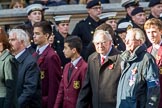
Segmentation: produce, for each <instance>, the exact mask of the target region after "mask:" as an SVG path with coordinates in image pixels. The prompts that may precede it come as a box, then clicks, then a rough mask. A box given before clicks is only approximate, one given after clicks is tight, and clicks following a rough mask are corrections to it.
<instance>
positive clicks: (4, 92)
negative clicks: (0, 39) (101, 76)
mask: <svg viewBox="0 0 162 108" xmlns="http://www.w3.org/2000/svg"><path fill="white" fill-rule="evenodd" d="M17 69H18V64H17V62H16V60H15V59H14V57H13V56H12V55H11V54H10V53H9V51H8V50H4V51H3V52H2V55H0V108H17V98H16V82H17V73H18V72H17Z"/></svg>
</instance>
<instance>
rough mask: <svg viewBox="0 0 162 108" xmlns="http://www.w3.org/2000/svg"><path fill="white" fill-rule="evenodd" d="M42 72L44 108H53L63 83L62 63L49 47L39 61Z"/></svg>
mask: <svg viewBox="0 0 162 108" xmlns="http://www.w3.org/2000/svg"><path fill="white" fill-rule="evenodd" d="M37 63H38V65H39V67H40V70H41V82H42V108H53V106H54V103H55V99H56V96H57V92H58V89H59V84H60V81H61V76H62V71H61V61H60V58H59V56H58V55H57V53H55V51H54V50H53V49H52V48H51V47H50V46H48V47H47V48H46V49H45V50H44V51H43V53H42V54H41V55H40V57H39V58H38V60H37Z"/></svg>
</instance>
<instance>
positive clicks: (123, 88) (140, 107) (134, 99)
mask: <svg viewBox="0 0 162 108" xmlns="http://www.w3.org/2000/svg"><path fill="white" fill-rule="evenodd" d="M121 58H122V60H123V61H122V62H121V69H122V75H121V77H120V80H119V85H118V90H117V106H116V108H157V106H158V101H159V96H160V86H159V78H158V76H159V75H158V74H159V69H158V66H157V65H156V62H155V60H154V58H153V56H151V54H149V53H147V52H146V47H145V45H143V46H139V47H137V48H136V49H135V50H134V52H133V54H132V55H130V53H129V52H128V51H125V52H123V53H122V54H121Z"/></svg>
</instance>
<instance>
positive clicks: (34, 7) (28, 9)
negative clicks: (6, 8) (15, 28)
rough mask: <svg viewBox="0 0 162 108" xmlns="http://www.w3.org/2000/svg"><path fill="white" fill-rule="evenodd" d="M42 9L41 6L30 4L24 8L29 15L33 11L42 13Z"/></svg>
mask: <svg viewBox="0 0 162 108" xmlns="http://www.w3.org/2000/svg"><path fill="white" fill-rule="evenodd" d="M43 10H44V8H43V6H42V5H41V4H31V5H29V6H27V7H26V12H27V14H28V15H29V14H30V13H31V12H33V11H43Z"/></svg>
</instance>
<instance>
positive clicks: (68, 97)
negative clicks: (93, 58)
mask: <svg viewBox="0 0 162 108" xmlns="http://www.w3.org/2000/svg"><path fill="white" fill-rule="evenodd" d="M70 64H71V63H68V64H67V65H66V66H65V69H64V72H63V78H62V80H61V83H60V87H59V91H58V94H57V98H56V102H55V106H54V108H61V107H62V108H76V102H77V98H78V94H79V91H80V89H81V87H82V85H83V81H84V77H85V73H86V71H87V63H86V62H85V61H84V60H83V59H80V61H79V62H78V63H77V65H76V66H75V68H74V69H73V71H72V75H71V77H70V80H69V81H68V70H69V67H70Z"/></svg>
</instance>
